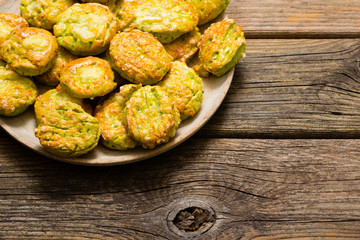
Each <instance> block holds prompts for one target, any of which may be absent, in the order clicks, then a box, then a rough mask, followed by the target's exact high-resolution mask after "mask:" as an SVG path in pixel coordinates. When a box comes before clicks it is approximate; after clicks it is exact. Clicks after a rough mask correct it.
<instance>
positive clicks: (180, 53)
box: [164, 28, 201, 62]
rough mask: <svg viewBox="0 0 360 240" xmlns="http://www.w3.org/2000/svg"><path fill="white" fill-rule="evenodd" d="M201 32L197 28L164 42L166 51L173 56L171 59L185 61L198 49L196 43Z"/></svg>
mask: <svg viewBox="0 0 360 240" xmlns="http://www.w3.org/2000/svg"><path fill="white" fill-rule="evenodd" d="M200 38H201V33H200V32H199V29H198V28H197V29H196V30H194V31H191V32H189V33H186V34H184V35H183V36H181V37H179V38H177V39H175V40H174V41H172V42H171V43H167V44H164V47H165V49H166V52H167V53H169V54H170V55H171V56H172V57H173V61H182V62H187V61H189V60H190V59H191V57H192V56H193V55H194V54H195V53H196V52H197V51H198V47H197V44H198V43H199V41H200Z"/></svg>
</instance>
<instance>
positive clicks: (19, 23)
mask: <svg viewBox="0 0 360 240" xmlns="http://www.w3.org/2000/svg"><path fill="white" fill-rule="evenodd" d="M0 26H1V27H0V44H2V43H3V42H4V41H5V39H6V38H7V37H8V36H9V35H10V33H11V31H13V30H15V29H19V28H23V27H28V26H29V24H28V23H27V21H26V20H25V18H23V17H21V16H19V15H17V14H13V13H0Z"/></svg>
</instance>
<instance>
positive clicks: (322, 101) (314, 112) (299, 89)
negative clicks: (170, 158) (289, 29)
mask: <svg viewBox="0 0 360 240" xmlns="http://www.w3.org/2000/svg"><path fill="white" fill-rule="evenodd" d="M359 56H360V41H359V40H358V39H317V40H314V39H299V40H294V39H288V40H284V39H282V40H280V39H268V40H260V39H250V40H248V47H247V57H246V58H245V59H243V60H241V61H240V62H239V63H238V64H237V66H236V72H235V76H234V80H233V83H232V85H231V88H230V91H229V93H228V95H227V97H226V99H225V101H224V103H223V104H222V105H221V106H220V110H218V112H217V113H216V114H215V115H214V117H213V118H212V119H211V120H210V122H209V123H208V124H207V125H206V126H205V128H203V129H202V130H201V134H202V135H204V136H207V137H210V136H211V137H213V136H224V137H280V138H299V137H300V138H307V137H326V138H334V137H355V138H357V137H359V135H360V84H359V83H360V74H359V72H360V70H359ZM204 104H206V103H204Z"/></svg>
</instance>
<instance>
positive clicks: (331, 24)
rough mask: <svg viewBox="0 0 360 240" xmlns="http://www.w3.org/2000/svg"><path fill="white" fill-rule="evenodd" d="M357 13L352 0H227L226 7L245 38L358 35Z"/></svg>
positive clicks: (357, 5) (358, 5)
mask: <svg viewBox="0 0 360 240" xmlns="http://www.w3.org/2000/svg"><path fill="white" fill-rule="evenodd" d="M359 12H360V2H359V1H354V0H343V1H336V0H328V1H323V0H312V1H309V0H297V1H292V0H262V1H254V0H231V1H230V4H229V7H228V8H227V10H226V14H227V15H228V16H229V17H230V18H233V19H235V20H236V22H237V23H239V24H240V25H241V26H242V27H243V29H244V30H245V32H246V35H247V37H248V38H304V37H306V38H334V37H336V38H349V37H357V38H358V37H360V19H359V18H360V16H359Z"/></svg>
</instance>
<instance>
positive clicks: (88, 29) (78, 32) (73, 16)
mask: <svg viewBox="0 0 360 240" xmlns="http://www.w3.org/2000/svg"><path fill="white" fill-rule="evenodd" d="M117 30H118V24H117V19H116V17H115V16H114V14H113V13H112V12H111V11H110V10H109V8H108V7H106V6H104V5H102V4H99V3H83V4H79V3H76V4H74V5H72V6H71V7H70V8H68V9H67V10H66V11H64V12H63V13H62V14H61V15H59V17H58V21H57V23H56V24H55V25H54V35H55V36H56V39H57V41H58V43H59V45H61V46H63V47H64V48H66V49H67V50H69V51H70V52H71V53H73V54H75V55H81V56H89V55H97V54H100V53H102V52H104V51H105V50H106V49H107V48H108V47H109V44H110V41H111V39H112V38H113V37H114V36H115V34H116V32H117Z"/></svg>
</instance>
